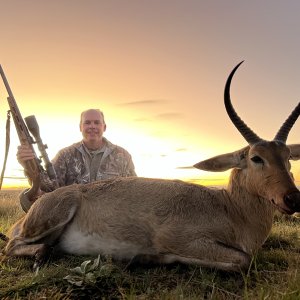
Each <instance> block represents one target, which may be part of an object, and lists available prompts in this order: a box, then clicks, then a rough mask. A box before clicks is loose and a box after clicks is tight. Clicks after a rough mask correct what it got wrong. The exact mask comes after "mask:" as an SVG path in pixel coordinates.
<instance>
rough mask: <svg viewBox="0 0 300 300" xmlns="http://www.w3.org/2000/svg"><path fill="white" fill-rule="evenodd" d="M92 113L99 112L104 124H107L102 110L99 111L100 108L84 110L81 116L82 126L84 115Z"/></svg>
mask: <svg viewBox="0 0 300 300" xmlns="http://www.w3.org/2000/svg"><path fill="white" fill-rule="evenodd" d="M90 111H96V112H98V113H99V114H100V115H101V117H102V120H103V123H104V124H105V120H104V114H103V112H102V110H100V109H98V108H90V109H87V110H84V111H83V112H82V113H81V114H80V124H81V123H82V117H83V115H84V114H85V113H87V112H90Z"/></svg>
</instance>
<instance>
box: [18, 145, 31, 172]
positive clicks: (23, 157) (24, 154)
mask: <svg viewBox="0 0 300 300" xmlns="http://www.w3.org/2000/svg"><path fill="white" fill-rule="evenodd" d="M34 158H35V155H34V152H33V151H32V149H31V148H30V147H29V146H27V145H21V146H19V147H18V151H17V160H18V162H19V163H20V164H21V165H22V166H23V167H25V162H26V161H28V160H30V159H34Z"/></svg>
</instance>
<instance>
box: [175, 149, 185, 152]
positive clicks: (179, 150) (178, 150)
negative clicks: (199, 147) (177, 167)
mask: <svg viewBox="0 0 300 300" xmlns="http://www.w3.org/2000/svg"><path fill="white" fill-rule="evenodd" d="M175 151H176V152H186V151H188V149H187V148H178V149H176V150H175Z"/></svg>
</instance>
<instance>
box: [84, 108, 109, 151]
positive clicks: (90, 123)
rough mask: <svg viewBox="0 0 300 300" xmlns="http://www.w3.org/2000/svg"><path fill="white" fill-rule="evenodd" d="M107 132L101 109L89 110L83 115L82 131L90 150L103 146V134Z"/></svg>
mask: <svg viewBox="0 0 300 300" xmlns="http://www.w3.org/2000/svg"><path fill="white" fill-rule="evenodd" d="M105 130H106V124H105V121H104V115H103V112H102V111H101V110H99V109H88V110H85V111H83V112H82V113H81V116H80V131H81V133H82V136H83V142H84V144H85V145H86V146H87V147H88V148H89V149H97V148H99V147H100V146H101V145H102V136H103V132H104V131H105Z"/></svg>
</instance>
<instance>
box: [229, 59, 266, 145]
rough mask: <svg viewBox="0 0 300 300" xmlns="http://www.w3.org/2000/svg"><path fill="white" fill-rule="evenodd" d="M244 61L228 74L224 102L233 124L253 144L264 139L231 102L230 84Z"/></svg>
mask: <svg viewBox="0 0 300 300" xmlns="http://www.w3.org/2000/svg"><path fill="white" fill-rule="evenodd" d="M243 62H244V61H241V62H240V63H239V64H238V65H237V66H236V67H235V68H234V69H233V70H232V71H231V73H230V75H229V76H228V79H227V81H226V85H225V90H224V104H225V107H226V111H227V114H228V116H229V118H230V119H231V121H232V123H233V125H234V126H235V127H236V128H237V130H238V131H239V132H240V133H241V135H242V136H243V137H244V139H245V140H246V141H247V142H248V143H249V144H250V145H253V144H255V143H257V142H260V141H262V139H261V138H260V137H258V136H257V135H256V134H255V133H254V132H253V131H252V130H251V129H250V128H249V127H248V126H247V125H246V124H245V123H244V121H243V120H242V119H241V118H240V117H239V116H238V114H237V113H236V111H235V109H234V108H233V106H232V104H231V99H230V84H231V80H232V77H233V75H234V73H235V71H236V70H237V68H238V67H239V66H240V65H241V64H242V63H243Z"/></svg>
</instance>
